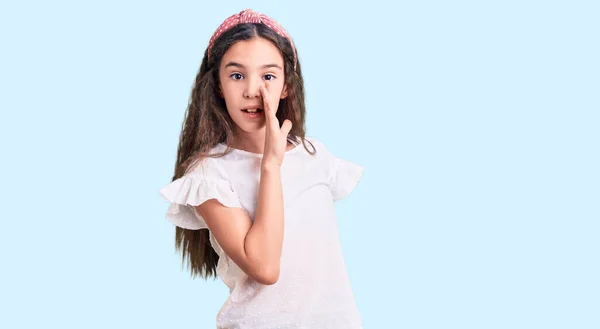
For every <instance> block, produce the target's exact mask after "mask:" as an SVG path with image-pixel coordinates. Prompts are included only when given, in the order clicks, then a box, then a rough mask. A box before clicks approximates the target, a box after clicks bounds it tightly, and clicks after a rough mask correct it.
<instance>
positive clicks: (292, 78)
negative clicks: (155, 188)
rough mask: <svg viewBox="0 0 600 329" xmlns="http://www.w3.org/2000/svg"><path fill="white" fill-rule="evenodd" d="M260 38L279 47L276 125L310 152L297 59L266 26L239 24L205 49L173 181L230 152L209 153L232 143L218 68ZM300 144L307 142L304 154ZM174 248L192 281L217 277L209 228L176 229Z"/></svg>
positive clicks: (229, 120) (293, 51)
mask: <svg viewBox="0 0 600 329" xmlns="http://www.w3.org/2000/svg"><path fill="white" fill-rule="evenodd" d="M256 37H261V38H264V39H266V40H269V41H271V42H272V43H273V44H274V45H275V46H276V47H277V48H279V50H280V52H281V54H282V57H283V61H284V75H285V84H286V85H287V87H288V96H287V97H286V98H285V99H282V100H280V102H279V107H278V111H277V115H276V116H277V119H278V120H279V124H280V125H281V124H282V123H283V121H284V120H285V119H289V120H290V121H292V129H291V131H290V136H294V137H295V138H294V139H296V140H297V139H300V140H301V141H302V144H303V146H304V148H305V149H306V150H307V151H308V153H310V154H314V153H315V152H316V150H315V148H314V146H313V145H312V144H311V143H310V141H308V140H306V139H305V115H306V108H305V104H304V79H303V78H302V71H301V67H300V61H299V60H297V61H296V70H294V57H296V58H298V54H297V53H295V49H294V48H292V45H291V43H290V41H289V40H288V39H287V38H284V37H282V36H280V35H279V34H277V33H275V32H274V31H273V30H271V29H270V28H269V27H267V26H266V25H264V24H259V23H244V24H239V25H237V26H235V27H233V28H232V29H230V30H228V31H226V32H225V33H223V34H222V35H221V36H220V37H219V38H218V39H217V40H215V43H214V45H213V47H212V48H211V49H210V58H209V56H208V51H209V49H206V50H205V52H204V58H203V59H202V64H201V65H200V71H199V72H198V74H197V75H196V81H195V84H194V87H193V89H192V93H191V97H190V101H189V104H188V107H187V110H186V113H185V117H184V121H183V125H182V130H181V135H180V137H179V146H178V148H177V162H176V164H175V173H174V175H173V179H172V180H173V181H174V180H176V179H178V178H180V177H182V176H183V175H185V174H186V173H187V172H188V170H189V169H190V168H192V167H194V166H195V164H197V163H198V162H199V161H202V159H203V158H206V157H219V156H223V155H225V154H227V153H229V152H231V148H230V147H227V149H226V150H225V151H224V152H223V153H219V154H209V151H211V149H212V148H213V147H215V146H217V144H219V143H224V144H225V145H228V146H229V145H231V143H232V142H233V139H234V134H233V125H234V123H233V121H232V119H231V117H230V116H229V114H228V112H227V108H226V106H225V100H224V99H223V98H222V97H221V96H220V95H219V93H218V86H219V67H220V64H221V59H222V58H223V55H224V54H225V52H226V51H227V50H228V49H229V48H230V47H231V46H232V45H233V44H234V43H235V42H237V41H240V40H250V39H252V38H256ZM306 142H308V143H309V144H311V148H312V151H310V150H308V148H307V146H306ZM175 248H176V250H177V251H179V252H181V256H182V267H183V265H184V264H185V261H186V258H187V259H188V269H189V270H190V272H191V276H192V278H194V277H196V276H200V277H203V278H205V279H208V278H209V277H211V276H212V277H214V278H216V277H217V273H216V267H217V263H218V260H219V255H218V254H217V253H216V252H215V250H214V249H213V248H212V247H211V244H210V241H209V230H208V229H199V230H189V229H184V228H181V227H179V226H176V228H175Z"/></svg>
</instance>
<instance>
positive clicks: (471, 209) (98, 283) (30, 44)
mask: <svg viewBox="0 0 600 329" xmlns="http://www.w3.org/2000/svg"><path fill="white" fill-rule="evenodd" d="M246 8H252V9H254V10H256V11H258V12H263V13H265V14H267V15H269V16H271V17H272V18H274V19H275V20H277V21H278V22H280V23H281V24H282V25H283V26H284V28H286V29H287V30H288V32H289V33H290V34H291V35H292V37H293V38H294V41H295V42H296V45H297V48H298V51H299V53H300V56H299V57H300V61H301V63H302V66H303V72H304V78H305V83H306V103H307V111H308V117H307V129H308V135H309V136H314V137H317V138H319V139H321V140H322V141H323V142H325V144H326V145H327V146H328V148H329V149H330V150H331V151H332V152H333V153H334V154H336V155H337V156H339V157H342V158H345V159H347V160H350V161H353V162H356V163H358V164H360V165H362V166H364V168H365V171H364V176H363V178H362V180H361V182H360V183H359V185H358V187H357V188H356V190H355V191H354V192H353V193H352V194H351V195H350V196H349V197H348V198H347V199H345V200H343V201H341V202H339V203H337V204H336V209H337V211H338V216H339V226H340V232H339V233H340V239H341V244H342V248H343V252H344V257H345V261H346V263H347V267H348V270H349V274H350V278H351V282H352V286H353V289H354V292H355V297H356V300H357V303H358V306H359V309H360V312H361V315H362V317H363V320H364V328H365V329H375V328H410V329H417V328H419V329H420V328H436V329H439V328H460V329H467V328H473V329H481V328H486V329H492V328H511V329H516V328H528V329H529V328H544V329H549V328H577V329H584V328H600V297H599V296H600V284H599V280H598V278H599V277H600V270H599V252H600V242H599V233H600V225H599V220H600V188H599V186H600V185H599V183H600V175H599V173H598V169H599V168H600V160H599V153H600V147H599V143H600V132H599V131H600V115H599V111H600V100H599V92H600V80H599V77H600V65H599V60H598V59H599V58H600V51H599V42H598V41H599V32H600V20H599V19H598V17H599V15H600V8H599V5H598V2H596V1H396V2H393V1H384V0H372V1H360V2H358V1H357V2H345V1H339V2H328V1H303V2H299V1H296V2H292V1H216V2H211V3H208V2H206V1H48V2H42V1H20V2H17V1H13V2H2V4H1V5H0V44H1V52H0V59H1V60H0V93H1V94H0V109H1V120H0V134H1V135H0V143H1V151H2V161H1V162H0V165H1V166H2V170H1V171H0V172H1V180H0V182H1V183H2V188H1V189H0V191H1V192H0V193H2V195H1V199H0V200H2V215H1V218H2V221H1V223H2V225H1V229H0V243H1V248H0V250H1V253H2V254H1V264H2V271H1V272H0V276H1V279H0V310H1V311H0V314H1V315H0V327H2V328H213V327H214V324H215V317H216V314H217V312H218V310H219V308H220V307H221V305H222V304H223V302H224V301H225V299H226V298H227V294H228V290H227V288H226V287H225V285H224V284H223V283H222V282H221V281H219V280H217V281H213V280H210V281H208V282H207V281H202V280H199V279H198V280H192V279H191V278H190V276H189V274H188V273H187V272H185V271H183V270H182V268H181V259H180V258H179V256H178V255H177V254H176V253H175V250H174V232H175V228H174V226H172V225H171V224H170V223H168V222H167V221H166V219H165V217H164V213H165V211H166V209H167V206H168V204H167V203H166V202H165V201H164V200H163V199H162V198H161V197H160V195H159V190H160V188H162V187H163V186H164V185H166V184H168V183H169V182H170V180H171V177H172V175H173V167H174V163H175V155H176V147H177V142H178V137H179V132H180V128H181V123H182V120H183V115H184V111H185V108H186V106H187V103H188V99H189V95H190V92H191V88H192V85H193V82H194V78H195V76H196V73H197V71H198V69H199V66H200V62H201V60H202V54H203V53H204V50H205V49H206V46H207V44H208V40H209V38H210V36H211V35H212V33H213V32H214V30H215V29H216V28H217V27H218V26H219V24H220V23H221V22H222V21H223V20H224V19H225V18H227V17H228V16H230V15H231V14H233V13H236V12H239V11H241V10H243V9H246ZM306 243H307V244H308V243H310V241H307V242H306Z"/></svg>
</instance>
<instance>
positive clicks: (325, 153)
mask: <svg viewBox="0 0 600 329" xmlns="http://www.w3.org/2000/svg"><path fill="white" fill-rule="evenodd" d="M304 139H305V140H306V141H307V142H309V143H308V145H307V147H308V148H309V149H311V148H312V147H314V150H315V152H316V153H315V156H317V157H330V156H331V153H330V152H329V149H328V148H327V147H326V146H325V143H324V142H323V141H322V140H321V139H319V138H317V137H314V136H306V137H304ZM311 145H312V147H311Z"/></svg>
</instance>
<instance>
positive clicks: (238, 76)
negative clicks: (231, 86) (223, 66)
mask: <svg viewBox="0 0 600 329" xmlns="http://www.w3.org/2000/svg"><path fill="white" fill-rule="evenodd" d="M230 77H232V78H233V80H240V79H241V78H242V75H241V74H239V73H233V74H232V75H230Z"/></svg>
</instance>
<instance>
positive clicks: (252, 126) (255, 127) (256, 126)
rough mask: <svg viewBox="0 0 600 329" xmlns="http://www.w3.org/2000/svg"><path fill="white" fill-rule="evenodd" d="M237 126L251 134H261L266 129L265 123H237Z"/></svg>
mask: <svg viewBox="0 0 600 329" xmlns="http://www.w3.org/2000/svg"><path fill="white" fill-rule="evenodd" d="M235 125H236V126H237V127H238V129H239V130H241V131H243V132H245V133H249V134H252V133H257V132H260V131H262V130H263V128H264V127H265V123H264V122H260V123H259V122H256V123H252V122H243V123H242V124H238V123H235Z"/></svg>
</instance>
